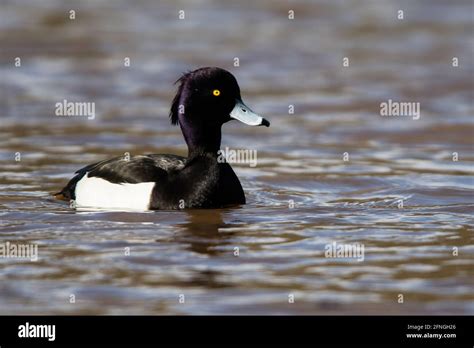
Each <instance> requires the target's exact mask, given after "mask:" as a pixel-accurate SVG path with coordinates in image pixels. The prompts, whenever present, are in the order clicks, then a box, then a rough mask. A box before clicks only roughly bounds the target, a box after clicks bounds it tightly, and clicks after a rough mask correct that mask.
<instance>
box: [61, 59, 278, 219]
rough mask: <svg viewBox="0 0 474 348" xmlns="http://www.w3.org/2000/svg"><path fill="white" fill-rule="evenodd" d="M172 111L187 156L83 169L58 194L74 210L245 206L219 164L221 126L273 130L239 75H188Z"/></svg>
mask: <svg viewBox="0 0 474 348" xmlns="http://www.w3.org/2000/svg"><path fill="white" fill-rule="evenodd" d="M176 82H179V83H180V85H179V88H178V91H177V93H176V96H175V97H174V99H173V104H172V106H171V110H170V119H171V123H172V124H174V125H176V124H179V125H180V127H181V131H182V133H183V136H184V140H185V141H186V144H187V145H188V157H187V158H186V157H181V156H176V155H168V154H153V155H141V156H130V157H129V158H126V157H115V158H112V159H109V160H105V161H101V162H97V163H94V164H91V165H88V166H87V167H84V168H82V169H80V170H78V171H77V172H76V176H74V177H73V178H72V179H71V180H70V181H69V183H68V184H67V185H66V187H64V188H63V189H62V190H61V192H59V193H56V194H55V196H56V197H57V198H59V199H64V200H73V201H74V203H75V206H76V207H92V208H103V209H139V210H148V209H182V208H218V207H224V206H229V205H237V204H245V195H244V191H243V190H242V186H241V185H240V182H239V179H238V178H237V176H236V175H235V173H234V171H233V170H232V168H231V166H230V165H229V164H228V163H221V162H222V161H218V151H219V148H220V145H221V127H222V125H223V124H224V123H226V122H227V121H230V120H232V119H236V120H239V121H241V122H243V123H245V124H248V125H250V126H261V125H264V126H267V127H268V126H270V123H269V122H268V121H267V120H266V119H264V118H262V117H261V116H259V115H257V114H255V113H254V112H253V111H252V110H250V108H248V107H247V106H246V105H245V104H244V103H243V101H242V98H241V96H240V88H239V85H238V84H237V80H236V79H235V77H234V76H233V75H232V74H231V73H230V72H228V71H226V70H224V69H220V68H215V67H208V68H200V69H197V70H195V71H192V72H189V73H186V74H184V75H183V76H182V77H181V78H180V79H179V80H178V81H176Z"/></svg>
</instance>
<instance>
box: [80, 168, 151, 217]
mask: <svg viewBox="0 0 474 348" xmlns="http://www.w3.org/2000/svg"><path fill="white" fill-rule="evenodd" d="M154 186H155V183H154V182H141V183H139V184H129V183H122V184H114V183H111V182H109V181H107V180H104V179H101V178H96V177H92V178H89V173H87V174H86V175H84V177H83V178H82V179H81V180H79V181H78V182H77V185H76V207H78V208H86V207H87V208H106V209H129V210H148V209H149V205H150V197H151V191H152V190H153V187H154Z"/></svg>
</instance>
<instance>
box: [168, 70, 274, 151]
mask: <svg viewBox="0 0 474 348" xmlns="http://www.w3.org/2000/svg"><path fill="white" fill-rule="evenodd" d="M176 82H177V83H179V88H178V92H177V93H176V96H175V97H174V99H173V104H172V106H171V111H170V119H171V123H172V124H179V125H180V127H181V129H182V131H183V135H184V137H185V139H186V142H187V143H188V147H189V148H190V150H191V148H192V147H205V148H206V149H207V148H211V149H212V150H215V148H216V146H217V150H218V149H219V147H220V141H221V136H220V134H221V133H220V129H221V127H222V125H223V124H224V123H225V122H227V121H230V120H231V119H237V120H239V121H241V122H243V123H245V124H248V125H251V126H260V125H265V126H267V127H268V126H269V125H270V123H269V122H268V121H267V120H265V119H264V118H263V117H261V116H259V115H257V114H255V113H254V112H253V111H252V110H251V109H250V108H248V107H247V106H246V105H245V104H244V103H243V102H242V98H241V96H240V88H239V85H238V83H237V80H236V79H235V77H234V76H233V75H232V74H231V73H230V72H228V71H226V70H224V69H220V68H215V67H208V68H200V69H197V70H194V71H191V72H188V73H186V74H184V75H183V76H181V78H180V79H179V80H178V81H176ZM217 150H216V151H217Z"/></svg>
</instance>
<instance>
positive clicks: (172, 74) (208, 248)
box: [0, 0, 474, 314]
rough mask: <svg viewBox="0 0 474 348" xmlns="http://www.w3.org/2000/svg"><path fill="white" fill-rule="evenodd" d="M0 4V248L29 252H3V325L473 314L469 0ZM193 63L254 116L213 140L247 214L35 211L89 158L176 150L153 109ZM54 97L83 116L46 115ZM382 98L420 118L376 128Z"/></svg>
mask: <svg viewBox="0 0 474 348" xmlns="http://www.w3.org/2000/svg"><path fill="white" fill-rule="evenodd" d="M1 7H2V11H0V43H1V47H2V49H1V53H0V64H1V65H0V73H1V81H2V83H1V85H0V88H1V99H0V111H1V120H0V121H1V128H0V228H1V230H0V243H5V242H7V241H9V242H11V243H19V244H21V243H34V244H37V245H38V248H39V260H38V261H37V262H30V261H27V260H19V259H12V258H7V259H5V258H0V279H1V281H0V313H1V314H390V313H392V314H415V313H418V314H419V313H428V314H474V304H473V303H474V302H473V300H474V295H473V285H474V284H473V279H474V272H473V256H474V247H473V219H472V215H473V205H474V200H473V186H474V185H473V172H474V168H473V162H474V155H473V139H474V137H473V135H474V133H473V115H474V108H473V103H472V100H473V79H472V76H473V67H472V64H473V61H474V59H473V58H474V57H473V46H474V45H473V35H472V32H473V19H472V18H473V17H472V13H473V4H472V2H471V1H449V2H446V1H416V2H413V1H358V2H352V1H342V0H341V1H322V2H316V1H314V2H304V1H295V2H291V3H290V4H288V3H287V2H286V1H257V2H255V1H239V2H238V3H235V4H221V3H218V2H216V1H192V2H191V1H184V2H180V3H178V4H175V2H174V1H160V2H155V1H134V2H133V3H130V2H126V1H114V2H113V3H112V2H110V1H85V0H84V1H75V2H74V4H73V5H71V4H64V3H63V2H60V1H53V0H45V1H41V2H35V1H26V0H22V1H17V0H15V1H3V2H2V4H1ZM71 8H74V9H75V10H76V19H75V20H74V21H71V20H69V19H68V18H67V13H68V11H69V10H70V9H71ZM181 9H184V10H185V13H186V19H185V20H178V11H179V10H181ZM289 9H293V10H294V11H295V19H294V20H289V19H288V10H289ZM399 9H403V10H404V14H405V19H404V20H398V19H397V11H398V10H399ZM15 57H21V67H15V66H14V58H15ZM125 57H130V59H131V66H130V67H124V65H123V60H124V58H125ZM235 57H238V58H239V61H240V66H239V67H234V66H233V62H234V58H235ZM343 57H349V59H350V64H349V67H343V65H342V62H343ZM453 57H457V58H458V59H459V66H458V67H453V65H452V59H453ZM200 66H220V67H223V68H226V69H228V70H230V71H231V72H233V73H234V74H235V75H236V77H237V79H238V80H239V83H240V86H241V89H242V95H243V98H244V100H245V101H246V102H247V104H248V105H249V106H250V107H252V108H253V109H254V110H255V111H257V112H259V113H261V114H262V115H264V116H265V117H266V118H267V119H269V120H270V121H271V122H272V125H271V127H270V128H250V127H245V126H244V125H241V124H237V122H235V123H231V124H228V125H225V126H224V129H223V143H222V148H225V147H226V146H229V147H230V148H233V149H242V148H244V149H255V150H257V151H258V165H257V166H256V167H255V168H252V167H250V166H248V165H245V164H236V165H233V167H234V170H235V172H236V173H237V175H238V176H239V178H240V180H241V182H242V185H243V187H244V190H245V191H246V195H247V201H248V204H247V205H245V206H241V207H237V208H232V209H218V210H186V211H173V212H170V211H157V212H145V213H141V212H107V211H75V210H73V209H71V208H69V206H68V205H67V204H65V203H64V202H59V201H55V200H54V199H52V197H51V193H52V192H55V191H57V190H58V189H60V188H61V187H62V186H63V185H65V183H66V182H67V180H68V179H69V178H70V177H71V176H72V173H73V172H74V171H75V170H77V169H79V168H81V167H82V166H84V165H86V164H89V163H92V162H94V161H98V160H101V159H105V158H108V157H112V156H118V155H122V154H124V153H125V152H129V153H130V154H132V155H133V154H141V153H176V154H180V155H186V148H185V145H184V141H183V139H182V136H181V134H180V131H179V129H178V128H177V127H173V126H171V125H170V124H169V120H168V118H167V114H168V109H169V105H170V103H171V99H172V97H173V94H174V91H175V87H174V86H173V82H174V81H175V80H176V79H177V78H178V77H179V74H180V73H181V72H183V71H186V70H191V69H195V68H197V67H200ZM63 99H67V100H70V101H87V102H95V103H96V117H95V118H94V119H93V120H88V119H87V118H84V117H75V118H67V117H57V116H55V115H54V105H55V103H57V102H61V101H62V100H63ZM388 99H392V100H394V101H397V100H398V101H413V102H419V103H420V105H421V118H420V119H419V120H413V118H409V117H408V118H407V117H381V116H380V113H379V111H380V108H379V105H380V103H381V102H384V101H387V100H388ZM289 105H293V106H294V114H289V112H288V110H289ZM17 153H19V154H20V156H21V160H20V161H16V160H15V155H16V154H17ZM347 156H348V157H347ZM453 158H456V159H457V160H453ZM344 159H348V160H344ZM400 202H403V207H401V205H400ZM334 242H336V243H340V244H352V243H359V244H363V245H364V247H365V255H364V260H363V261H357V260H356V259H341V258H327V257H325V247H326V246H327V245H328V244H329V245H330V244H332V243H334ZM128 248H129V249H128ZM235 248H238V250H239V256H235V250H236V249H235ZM453 248H458V249H457V250H458V254H457V256H454V255H453V250H455V249H453ZM125 250H130V255H128V256H127V255H125ZM71 294H73V295H74V296H75V298H76V302H75V303H70V296H71ZM181 294H184V296H185V303H180V301H179V299H180V295H181ZM400 294H402V295H403V298H404V303H403V304H400V303H398V299H399V295H400ZM289 295H293V296H294V299H295V301H294V303H289V301H288V299H289Z"/></svg>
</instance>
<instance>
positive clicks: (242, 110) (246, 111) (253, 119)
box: [230, 100, 270, 127]
mask: <svg viewBox="0 0 474 348" xmlns="http://www.w3.org/2000/svg"><path fill="white" fill-rule="evenodd" d="M230 117H231V118H233V119H236V120H239V121H240V122H242V123H245V124H248V125H249V126H266V127H269V126H270V122H268V121H267V120H266V119H264V118H263V117H262V116H260V115H258V114H256V113H255V112H253V111H252V110H251V109H250V108H249V107H248V106H247V105H245V104H244V102H243V101H241V100H236V101H235V106H234V108H233V109H232V111H231V112H230Z"/></svg>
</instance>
